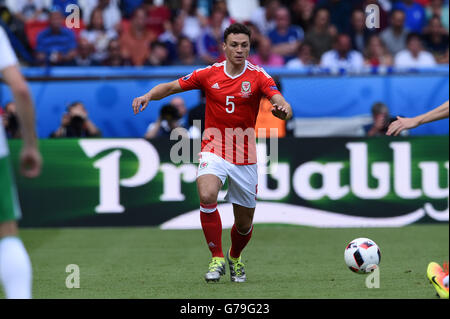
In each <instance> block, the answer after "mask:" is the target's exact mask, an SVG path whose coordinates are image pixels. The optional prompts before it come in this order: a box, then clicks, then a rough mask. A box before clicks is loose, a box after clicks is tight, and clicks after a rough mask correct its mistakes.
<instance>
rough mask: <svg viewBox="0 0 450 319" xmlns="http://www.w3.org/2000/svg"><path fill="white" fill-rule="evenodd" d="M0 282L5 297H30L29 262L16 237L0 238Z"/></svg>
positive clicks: (30, 275) (30, 278)
mask: <svg viewBox="0 0 450 319" xmlns="http://www.w3.org/2000/svg"><path fill="white" fill-rule="evenodd" d="M0 283H2V284H3V289H4V290H5V294H6V298H8V299H31V285H32V270H31V262H30V258H29V257H28V254H27V251H26V249H25V247H24V246H23V243H22V241H21V240H20V239H19V238H17V237H5V238H3V239H0Z"/></svg>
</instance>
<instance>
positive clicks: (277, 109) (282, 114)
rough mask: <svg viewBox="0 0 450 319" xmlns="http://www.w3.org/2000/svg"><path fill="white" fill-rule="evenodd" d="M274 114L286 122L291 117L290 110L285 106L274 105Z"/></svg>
mask: <svg viewBox="0 0 450 319" xmlns="http://www.w3.org/2000/svg"><path fill="white" fill-rule="evenodd" d="M272 114H273V115H274V116H276V117H278V118H279V119H282V120H286V119H287V117H288V116H289V110H288V108H287V107H285V106H282V105H278V104H273V108H272Z"/></svg>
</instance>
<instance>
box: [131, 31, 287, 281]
mask: <svg viewBox="0 0 450 319" xmlns="http://www.w3.org/2000/svg"><path fill="white" fill-rule="evenodd" d="M250 37H251V33H250V30H249V29H248V28H247V27H246V26H244V25H242V24H239V23H235V24H232V25H231V26H230V27H229V28H227V29H226V30H225V32H224V43H223V50H224V53H225V56H226V60H225V61H224V62H222V63H216V64H214V65H211V66H208V67H206V68H202V69H198V70H195V71H194V72H192V73H191V74H189V75H186V76H185V77H183V78H180V79H178V80H175V81H173V82H168V83H162V84H159V85H157V86H155V87H154V88H152V89H151V90H150V91H149V92H148V93H146V94H145V95H143V96H140V97H137V98H135V99H134V100H133V110H134V113H135V114H137V113H139V111H143V110H144V109H145V108H146V107H147V106H148V104H149V102H150V101H152V100H160V99H162V98H164V97H166V96H169V95H171V94H175V93H179V92H183V91H186V90H192V89H201V90H203V91H204V92H205V95H206V111H205V132H204V134H203V138H202V149H201V153H200V163H199V166H198V173H197V189H198V194H199V198H200V221H201V225H202V229H203V233H204V235H205V238H206V243H207V244H208V247H209V250H210V251H211V254H212V261H211V262H210V264H209V270H208V272H207V273H206V275H205V279H206V281H207V282H210V281H218V280H219V279H220V277H221V276H222V275H224V274H225V257H224V254H223V251H222V223H221V219H220V214H219V211H218V210H217V198H218V194H219V191H220V189H221V188H222V186H223V185H224V183H225V181H226V179H227V178H228V183H229V187H228V193H227V195H226V197H225V199H226V200H228V201H229V202H231V203H232V204H233V212H234V220H235V221H234V225H233V227H232V229H231V248H230V250H229V251H228V252H227V261H228V263H229V267H230V276H231V281H233V282H244V281H246V275H245V271H244V265H243V263H242V261H241V252H242V250H243V249H244V248H245V246H246V245H247V243H248V242H249V240H250V238H251V236H252V231H253V215H254V212H255V206H256V193H257V188H258V174H257V166H256V143H255V134H254V128H255V123H256V117H257V115H258V109H259V103H260V99H261V97H263V96H266V97H267V98H268V99H269V100H270V101H271V103H272V104H273V110H272V113H273V115H274V116H276V117H278V118H280V119H283V120H288V119H290V118H291V117H292V109H291V106H290V105H289V103H287V102H286V100H285V99H284V97H283V96H282V95H281V93H280V92H279V91H278V88H277V86H276V84H275V82H274V81H273V79H272V78H271V77H270V76H269V75H268V74H267V73H266V72H265V71H264V70H263V69H262V68H261V67H258V66H255V65H253V64H251V63H250V62H248V61H247V57H248V55H249V51H250Z"/></svg>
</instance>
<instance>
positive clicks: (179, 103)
mask: <svg viewBox="0 0 450 319" xmlns="http://www.w3.org/2000/svg"><path fill="white" fill-rule="evenodd" d="M170 105H172V106H174V107H175V108H176V109H177V110H178V115H179V116H180V120H179V121H178V125H179V126H181V127H186V126H187V108H186V104H185V103H184V100H183V98H182V97H180V96H175V97H174V98H172V99H171V100H170Z"/></svg>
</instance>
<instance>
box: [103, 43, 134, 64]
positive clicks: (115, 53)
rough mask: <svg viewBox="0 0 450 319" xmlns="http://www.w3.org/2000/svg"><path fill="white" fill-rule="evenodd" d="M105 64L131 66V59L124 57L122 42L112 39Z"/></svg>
mask: <svg viewBox="0 0 450 319" xmlns="http://www.w3.org/2000/svg"><path fill="white" fill-rule="evenodd" d="M103 65H105V66H130V65H131V61H130V59H126V58H124V57H122V52H121V49H120V42H119V40H117V39H112V40H111V41H109V44H108V55H107V58H106V59H105V60H104V61H103Z"/></svg>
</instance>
